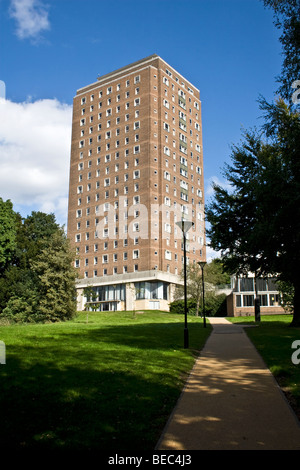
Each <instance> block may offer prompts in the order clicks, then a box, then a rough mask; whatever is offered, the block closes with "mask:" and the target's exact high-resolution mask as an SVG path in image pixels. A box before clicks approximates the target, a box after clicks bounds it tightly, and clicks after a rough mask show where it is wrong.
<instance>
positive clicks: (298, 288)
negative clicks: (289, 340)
mask: <svg viewBox="0 0 300 470" xmlns="http://www.w3.org/2000/svg"><path fill="white" fill-rule="evenodd" d="M294 288H295V291H294V315H293V320H292V323H291V326H300V282H297V281H296V282H295V284H294Z"/></svg>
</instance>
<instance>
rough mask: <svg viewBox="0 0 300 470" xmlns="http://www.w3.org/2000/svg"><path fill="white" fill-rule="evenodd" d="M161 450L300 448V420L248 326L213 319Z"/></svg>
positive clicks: (161, 442)
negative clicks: (250, 338) (256, 347)
mask: <svg viewBox="0 0 300 470" xmlns="http://www.w3.org/2000/svg"><path fill="white" fill-rule="evenodd" d="M209 321H210V323H211V324H212V326H213V331H212V333H211V335H210V337H209V338H208V340H207V342H206V345H205V347H204V349H203V350H202V352H201V354H200V356H199V358H198V359H197V361H196V363H195V365H194V368H193V370H192V372H191V374H190V377H189V379H188V381H187V384H186V386H185V389H184V391H183V392H182V394H181V397H180V399H179V401H178V403H177V405H176V407H175V409H174V411H173V413H172V415H171V417H170V419H169V421H168V423H167V425H166V428H165V430H164V432H163V435H162V436H161V438H160V440H159V442H158V444H157V446H156V450H234V449H236V450H241V449H244V450H257V449H262V450H300V423H299V420H298V419H297V417H296V415H295V414H294V412H293V411H292V409H291V408H290V406H289V404H288V402H287V400H286V398H285V397H284V395H283V393H282V391H281V390H280V388H279V386H278V385H277V383H276V381H275V379H274V378H273V376H272V374H271V373H270V371H269V369H267V368H266V366H265V363H264V362H263V360H262V358H261V356H260V355H259V354H258V352H257V350H256V349H255V347H254V346H253V344H252V343H251V341H250V340H249V339H248V337H247V335H246V333H245V332H244V329H243V327H241V326H238V325H233V324H231V323H230V322H229V321H228V320H226V319H224V318H210V319H209Z"/></svg>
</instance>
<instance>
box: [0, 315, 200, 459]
mask: <svg viewBox="0 0 300 470" xmlns="http://www.w3.org/2000/svg"><path fill="white" fill-rule="evenodd" d="M191 329H192V330H193V332H192V334H191V336H192V339H191V343H192V346H193V348H194V349H197V347H198V348H199V346H200V340H199V341H198V339H197V335H198V333H197V332H198V330H199V328H198V327H197V326H196V327H192V328H191ZM29 331H30V330H29ZM50 331H52V330H50ZM67 331H68V330H66V329H64V328H62V329H61V330H56V329H54V328H53V337H51V335H50V334H47V335H46V336H43V335H42V330H41V335H40V336H39V335H38V334H37V333H35V334H27V336H26V341H25V342H24V343H23V344H22V345H13V344H11V345H8V348H7V364H6V365H5V366H4V367H2V368H1V369H0V383H1V394H0V408H1V426H0V447H1V448H6V449H7V448H14V449H32V448H33V449H35V448H38V449H41V448H42V449H43V448H45V449H70V450H71V449H76V450H100V451H111V450H119V451H120V450H126V451H130V450H135V451H137V450H141V451H142V450H150V451H151V450H152V449H154V446H155V444H156V442H157V440H158V438H159V436H160V433H161V431H162V429H163V427H164V425H165V423H166V420H167V419H168V416H169V414H170V412H171V411H172V409H173V407H174V405H175V403H176V401H177V399H178V397H179V395H180V391H181V389H182V386H183V380H184V378H185V377H186V373H187V372H188V371H189V370H190V368H191V366H192V363H193V355H194V353H195V351H192V350H183V349H182V344H181V341H183V325H182V324H180V323H178V324H172V325H168V324H161V325H160V324H155V325H153V324H149V325H145V324H143V325H128V326H127V325H124V326H116V327H112V326H109V327H108V326H107V327H101V328H99V327H98V326H96V325H95V326H93V327H87V328H85V329H78V328H77V329H76V330H74V329H70V330H69V332H67ZM194 335H195V338H194ZM171 353H172V354H171Z"/></svg>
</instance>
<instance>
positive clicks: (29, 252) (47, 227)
mask: <svg viewBox="0 0 300 470" xmlns="http://www.w3.org/2000/svg"><path fill="white" fill-rule="evenodd" d="M59 229H60V227H59V225H58V224H57V223H56V221H55V215H54V214H45V213H43V212H32V213H31V215H28V216H27V217H26V218H25V219H21V220H20V221H19V224H18V229H17V239H16V241H17V250H16V257H15V263H14V264H16V265H17V266H19V267H21V268H23V269H26V268H28V267H29V264H30V262H31V261H32V260H33V259H35V258H36V256H37V255H38V254H39V253H40V251H41V250H43V249H44V248H45V247H47V246H48V244H49V242H50V240H51V236H52V235H53V234H54V233H55V232H57V231H58V230H59Z"/></svg>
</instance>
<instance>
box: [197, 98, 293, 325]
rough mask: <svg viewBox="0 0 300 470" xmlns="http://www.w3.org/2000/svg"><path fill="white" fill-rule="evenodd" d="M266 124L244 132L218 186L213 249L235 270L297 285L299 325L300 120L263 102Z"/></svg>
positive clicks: (212, 210) (210, 215) (211, 216)
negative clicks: (226, 186) (224, 181)
mask: <svg viewBox="0 0 300 470" xmlns="http://www.w3.org/2000/svg"><path fill="white" fill-rule="evenodd" d="M261 109H263V110H264V112H265V118H266V124H265V125H264V127H263V129H262V131H261V132H258V131H251V132H245V133H244V140H243V141H242V143H241V144H240V145H239V146H233V148H232V155H231V159H232V165H226V166H225V169H224V176H225V177H226V179H227V180H228V182H229V183H230V185H231V190H226V189H224V188H222V187H221V186H218V185H214V199H213V201H212V202H211V204H210V205H209V206H208V208H207V211H206V217H207V220H208V222H209V223H210V225H211V228H210V229H209V230H208V236H209V237H210V244H211V246H212V247H213V248H214V249H215V250H217V251H219V250H220V251H221V253H222V257H223V261H224V264H225V266H226V267H227V268H228V269H229V270H230V271H231V272H237V273H243V272H247V271H252V272H254V273H256V274H257V275H262V276H267V275H268V274H272V275H278V276H279V278H280V279H281V280H282V281H285V282H290V283H292V284H293V286H294V318H293V324H294V325H297V324H298V325H299V324H300V273H299V269H298V267H299V262H300V158H299V157H300V147H299V145H300V116H299V113H298V112H296V111H295V110H292V108H291V107H289V106H288V105H286V104H285V103H284V102H283V101H282V100H279V101H278V102H276V104H274V105H268V104H267V103H266V102H265V101H263V100H261Z"/></svg>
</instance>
